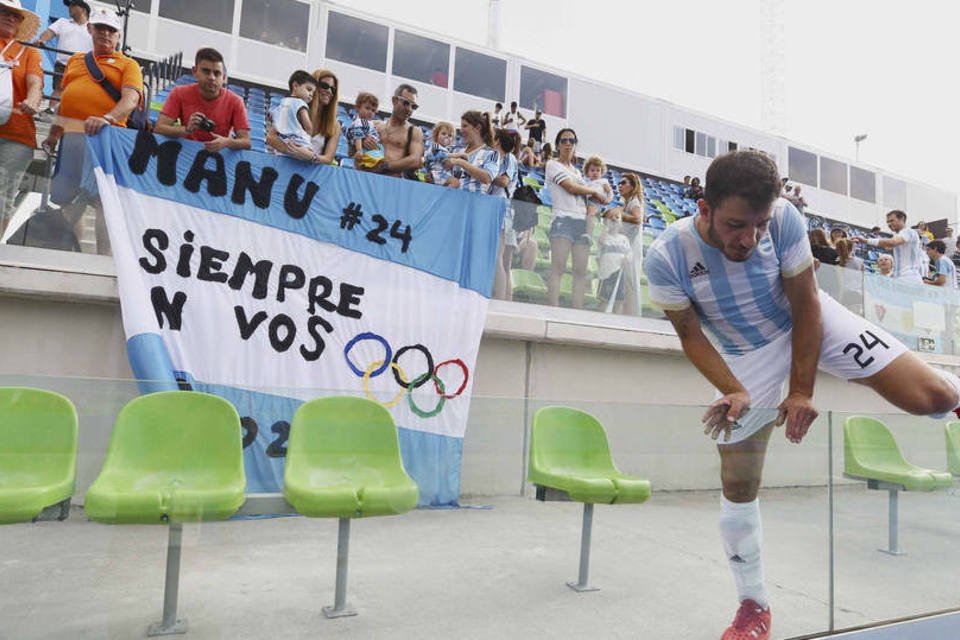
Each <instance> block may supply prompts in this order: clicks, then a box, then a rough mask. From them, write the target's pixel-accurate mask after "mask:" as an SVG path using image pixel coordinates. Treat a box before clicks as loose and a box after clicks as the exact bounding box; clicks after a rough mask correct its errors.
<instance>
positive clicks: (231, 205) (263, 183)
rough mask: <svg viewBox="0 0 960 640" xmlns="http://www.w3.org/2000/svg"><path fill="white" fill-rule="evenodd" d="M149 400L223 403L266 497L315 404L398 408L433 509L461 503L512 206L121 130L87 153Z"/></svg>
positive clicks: (409, 458) (130, 346)
mask: <svg viewBox="0 0 960 640" xmlns="http://www.w3.org/2000/svg"><path fill="white" fill-rule="evenodd" d="M88 146H89V149H90V151H91V154H92V156H93V160H94V166H95V174H96V179H97V184H98V186H99V191H100V197H101V199H102V201H103V208H104V215H105V216H106V220H107V226H108V230H109V233H110V241H111V244H112V246H113V254H114V259H115V262H116V265H117V275H118V285H119V289H120V299H121V305H122V311H123V323H124V329H125V331H126V334H127V350H128V353H129V358H130V363H131V366H132V368H133V371H134V373H135V375H136V377H137V379H138V380H141V381H142V382H141V388H142V390H143V391H145V392H147V391H156V390H160V389H170V388H177V387H178V386H179V387H180V388H186V387H187V385H189V388H192V389H195V390H198V391H208V392H211V393H215V394H218V395H221V396H223V397H225V398H227V399H229V400H230V401H231V402H233V403H234V405H235V406H236V407H237V410H238V412H239V413H240V415H241V416H242V418H243V427H244V447H245V448H244V463H245V465H246V469H247V486H248V491H250V492H271V491H279V490H280V488H281V486H282V479H283V457H284V455H285V453H286V444H285V443H286V439H287V435H288V433H289V429H290V426H289V425H290V421H291V419H292V417H293V413H294V412H295V411H296V409H297V407H298V406H299V405H300V404H301V403H302V402H303V401H305V400H309V399H311V398H315V397H318V396H322V395H330V394H350V395H361V396H362V395H366V396H367V397H369V398H372V399H375V400H376V401H378V402H380V403H381V404H383V405H384V406H387V407H388V408H389V410H390V412H391V413H392V415H393V417H394V420H395V421H396V423H397V425H398V427H399V431H400V445H401V449H402V453H403V459H404V464H405V466H406V468H407V471H408V472H409V473H410V475H411V476H412V477H413V478H414V479H415V480H416V481H417V483H418V484H419V486H420V501H421V504H430V505H444V504H456V501H457V498H458V495H459V486H460V458H461V452H462V443H463V435H464V430H465V427H466V422H467V415H468V412H469V408H470V393H471V388H472V384H473V371H474V363H475V362H476V357H477V350H478V348H479V344H480V337H481V334H482V331H483V325H484V318H485V316H486V309H487V302H488V299H489V296H490V289H491V284H492V282H493V269H494V264H495V261H496V253H497V244H498V242H499V237H500V226H501V223H502V220H503V216H504V213H505V211H504V209H505V201H504V200H503V199H502V198H493V197H487V196H481V195H476V194H467V193H463V192H461V191H458V190H456V189H444V188H440V187H436V186H433V185H427V184H422V183H415V182H410V181H406V180H399V179H393V178H385V177H381V176H374V175H370V174H365V173H361V172H358V171H350V170H344V169H338V168H336V167H326V166H324V167H320V166H314V165H309V164H305V163H301V162H297V161H295V160H291V159H289V158H284V157H271V156H267V155H264V154H260V153H252V152H235V151H229V150H228V151H223V152H220V153H210V152H207V151H206V150H205V149H204V148H203V146H202V145H201V144H199V143H194V142H191V141H182V140H172V139H167V138H163V137H159V136H158V137H154V136H152V135H151V134H148V133H141V134H139V135H138V134H137V133H136V132H134V131H131V130H121V129H117V128H114V127H108V128H106V129H105V130H104V131H102V132H101V133H100V134H99V135H97V136H93V137H91V138H90V139H89V141H88Z"/></svg>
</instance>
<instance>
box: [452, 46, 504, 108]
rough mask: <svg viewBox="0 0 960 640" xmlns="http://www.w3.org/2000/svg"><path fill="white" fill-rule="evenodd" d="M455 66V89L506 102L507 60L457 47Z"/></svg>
mask: <svg viewBox="0 0 960 640" xmlns="http://www.w3.org/2000/svg"><path fill="white" fill-rule="evenodd" d="M454 65H455V68H454V71H453V88H454V89H456V90H457V91H460V92H462V93H469V94H470V95H472V96H480V97H481V98H487V99H488V100H494V101H496V102H505V101H506V100H505V91H506V85H507V61H506V60H501V59H500V58H494V57H493V56H488V55H485V54H482V53H477V52H476V51H470V50H469V49H461V48H460V47H457V56H456V60H455V62H454Z"/></svg>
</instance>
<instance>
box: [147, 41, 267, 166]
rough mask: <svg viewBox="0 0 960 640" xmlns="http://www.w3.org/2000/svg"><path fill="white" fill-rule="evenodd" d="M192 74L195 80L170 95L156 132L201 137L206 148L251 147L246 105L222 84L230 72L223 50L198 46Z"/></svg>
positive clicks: (215, 149) (189, 137)
mask: <svg viewBox="0 0 960 640" xmlns="http://www.w3.org/2000/svg"><path fill="white" fill-rule="evenodd" d="M193 76H194V77H195V78H196V79H197V82H196V84H188V85H182V86H179V87H174V88H173V91H171V92H170V95H169V96H167V101H166V102H165V103H164V104H163V108H162V109H161V110H160V115H159V116H158V117H157V124H156V126H154V128H153V130H154V132H155V133H158V134H160V135H164V136H170V137H174V138H188V139H190V140H199V141H200V142H203V143H204V147H206V149H207V151H214V152H215V151H220V150H221V149H249V148H250V123H249V122H248V121H247V109H246V107H244V105H243V100H242V99H241V98H240V96H238V95H236V94H235V93H233V92H232V91H227V90H225V89H224V88H223V85H224V83H226V81H227V74H226V71H225V69H224V66H223V56H222V55H220V52H219V51H217V50H216V49H211V48H209V47H205V48H203V49H200V50H198V51H197V55H196V57H195V58H194V63H193ZM178 121H179V124H177V122H178ZM231 131H233V134H234V136H235V137H231V136H230V132H231Z"/></svg>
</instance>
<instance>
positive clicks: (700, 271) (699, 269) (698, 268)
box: [690, 262, 710, 278]
mask: <svg viewBox="0 0 960 640" xmlns="http://www.w3.org/2000/svg"><path fill="white" fill-rule="evenodd" d="M709 273H710V269H707V268H706V267H705V266H703V263H702V262H697V264H695V265H693V268H691V269H690V277H691V278H696V277H698V276H705V275H709Z"/></svg>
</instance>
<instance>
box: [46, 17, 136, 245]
mask: <svg viewBox="0 0 960 640" xmlns="http://www.w3.org/2000/svg"><path fill="white" fill-rule="evenodd" d="M87 24H88V28H89V29H90V36H91V37H92V38H93V51H92V52H91V53H92V55H93V60H94V62H95V64H96V66H97V67H99V68H100V72H101V73H102V75H103V76H104V84H105V83H107V82H109V83H110V84H112V85H113V86H114V87H115V88H116V89H117V90H118V91H119V92H120V100H119V101H115V100H114V99H113V98H112V97H111V96H110V94H109V93H107V91H106V89H104V87H103V85H102V84H100V83H98V82H97V81H96V80H94V78H93V76H91V75H90V71H89V70H88V69H87V62H86V59H85V56H86V55H89V54H83V53H75V54H73V55H72V56H70V59H69V60H67V68H66V70H64V72H63V80H62V83H61V87H62V88H63V93H62V94H61V96H60V111H59V114H58V118H57V121H58V125H56V126H54V127H51V128H50V135H49V136H47V139H46V140H44V142H43V147H44V149H46V150H48V151H52V150H53V149H56V146H57V142H58V141H59V139H60V137H61V136H62V137H63V144H62V145H61V149H60V159H59V162H58V165H57V172H56V174H55V175H54V178H53V185H52V189H51V194H50V196H51V198H50V199H51V200H52V201H53V202H54V203H56V204H59V205H61V206H62V207H63V212H64V215H65V216H66V217H67V220H68V221H69V222H70V223H71V224H73V225H74V226H75V227H77V226H78V224H77V223H79V222H80V219H81V217H82V216H83V211H84V209H85V208H86V205H87V204H88V203H90V204H92V205H93V206H94V208H96V209H97V218H96V236H97V253H100V254H109V253H110V249H109V246H110V245H109V240H108V238H107V233H106V227H105V226H104V224H103V212H102V211H100V210H99V203H98V201H96V193H95V191H96V189H95V183H94V182H93V179H92V176H91V175H90V174H91V172H92V167H90V166H89V163H88V162H85V159H86V155H87V152H86V141H85V139H84V134H86V135H91V136H92V135H96V134H97V133H99V132H100V130H101V129H103V127H105V126H108V125H113V126H117V127H123V126H126V124H127V117H128V116H129V115H130V114H131V113H132V112H133V110H134V109H136V108H137V105H138V104H139V103H140V99H141V96H142V95H143V75H142V73H141V71H140V65H139V64H137V61H136V60H133V59H132V58H128V57H127V56H125V55H123V54H122V53H121V52H119V51H117V44H118V43H119V42H120V29H121V26H122V23H121V21H120V17H119V16H118V15H117V14H115V13H113V12H112V11H107V10H104V9H95V10H94V11H93V12H92V13H91V14H90V20H89V21H88V22H87ZM76 230H77V231H80V229H79V228H77V229H76ZM79 236H80V234H79V233H78V237H79Z"/></svg>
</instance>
